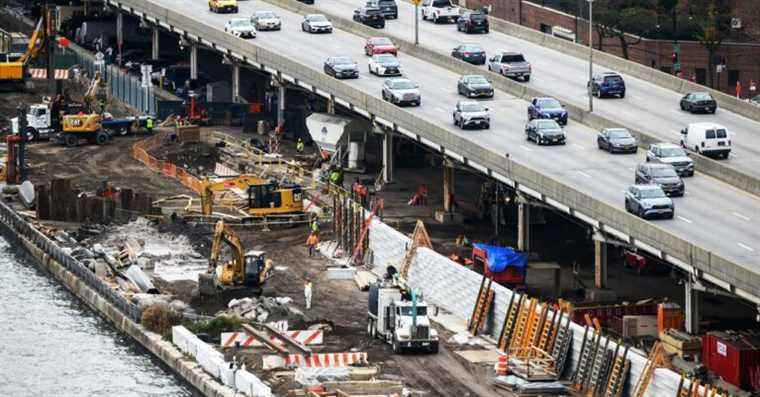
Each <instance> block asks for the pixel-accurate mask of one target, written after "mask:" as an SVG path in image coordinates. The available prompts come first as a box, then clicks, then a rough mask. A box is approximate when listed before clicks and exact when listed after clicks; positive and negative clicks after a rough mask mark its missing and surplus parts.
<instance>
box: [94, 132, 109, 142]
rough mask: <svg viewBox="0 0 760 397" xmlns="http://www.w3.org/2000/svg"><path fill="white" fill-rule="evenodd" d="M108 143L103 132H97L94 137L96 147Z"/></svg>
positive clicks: (106, 135) (106, 136)
mask: <svg viewBox="0 0 760 397" xmlns="http://www.w3.org/2000/svg"><path fill="white" fill-rule="evenodd" d="M106 141H108V134H106V133H105V132H103V131H98V133H97V134H96V135H95V143H97V144H98V145H102V144H104V143H106Z"/></svg>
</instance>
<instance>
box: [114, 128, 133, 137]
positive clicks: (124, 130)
mask: <svg viewBox="0 0 760 397" xmlns="http://www.w3.org/2000/svg"><path fill="white" fill-rule="evenodd" d="M129 130H130V128H129V126H126V127H121V128H119V130H118V131H117V132H118V133H119V136H127V135H129Z"/></svg>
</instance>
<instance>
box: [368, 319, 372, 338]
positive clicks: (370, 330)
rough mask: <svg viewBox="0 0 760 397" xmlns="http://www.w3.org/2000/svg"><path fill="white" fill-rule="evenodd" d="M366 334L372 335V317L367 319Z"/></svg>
mask: <svg viewBox="0 0 760 397" xmlns="http://www.w3.org/2000/svg"><path fill="white" fill-rule="evenodd" d="M367 335H370V336H372V319H371V318H369V319H367Z"/></svg>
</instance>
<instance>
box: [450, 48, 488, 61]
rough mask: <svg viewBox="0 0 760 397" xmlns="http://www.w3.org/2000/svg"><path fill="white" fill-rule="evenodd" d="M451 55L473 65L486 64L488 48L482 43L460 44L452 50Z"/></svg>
mask: <svg viewBox="0 0 760 397" xmlns="http://www.w3.org/2000/svg"><path fill="white" fill-rule="evenodd" d="M451 56H453V57H454V58H457V59H461V60H463V61H465V62H467V63H471V64H473V65H485V63H486V50H485V49H484V48H483V46H481V45H480V44H475V43H466V44H460V45H458V46H456V47H454V49H453V50H451Z"/></svg>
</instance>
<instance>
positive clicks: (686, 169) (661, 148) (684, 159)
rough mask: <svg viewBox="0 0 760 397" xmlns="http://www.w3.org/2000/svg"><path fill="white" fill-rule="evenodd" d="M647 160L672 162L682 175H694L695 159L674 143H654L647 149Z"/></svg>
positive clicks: (664, 162)
mask: <svg viewBox="0 0 760 397" xmlns="http://www.w3.org/2000/svg"><path fill="white" fill-rule="evenodd" d="M647 162H656V163H663V164H670V165H672V166H673V167H674V168H675V169H676V172H677V173H678V175H680V176H694V160H692V159H691V158H690V157H689V156H688V155H687V154H686V151H685V150H683V148H681V147H680V146H678V145H676V144H673V143H664V142H661V143H653V144H652V145H650V146H649V150H648V151H647Z"/></svg>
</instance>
